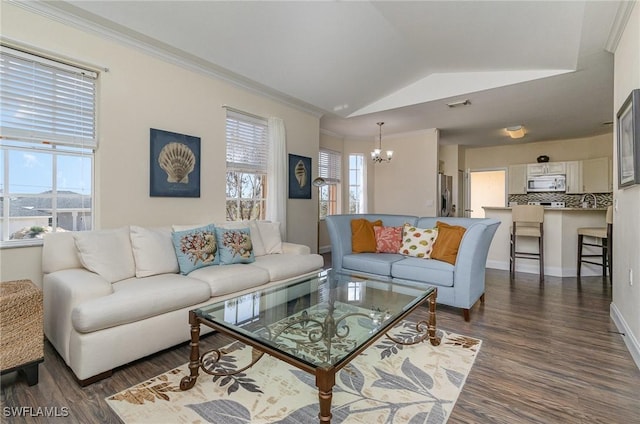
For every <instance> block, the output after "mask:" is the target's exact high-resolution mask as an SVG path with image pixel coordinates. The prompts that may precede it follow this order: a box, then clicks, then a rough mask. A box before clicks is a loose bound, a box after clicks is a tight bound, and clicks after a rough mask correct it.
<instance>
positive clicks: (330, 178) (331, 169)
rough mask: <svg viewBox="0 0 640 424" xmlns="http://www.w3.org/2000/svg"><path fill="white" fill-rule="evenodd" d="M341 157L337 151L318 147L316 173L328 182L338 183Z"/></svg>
mask: <svg viewBox="0 0 640 424" xmlns="http://www.w3.org/2000/svg"><path fill="white" fill-rule="evenodd" d="M341 164H342V157H341V155H340V153H339V152H335V151H333V150H328V149H320V155H319V159H318V174H319V175H320V177H322V178H324V180H325V181H326V182H327V183H328V184H338V183H339V182H340V178H341V169H342V167H341Z"/></svg>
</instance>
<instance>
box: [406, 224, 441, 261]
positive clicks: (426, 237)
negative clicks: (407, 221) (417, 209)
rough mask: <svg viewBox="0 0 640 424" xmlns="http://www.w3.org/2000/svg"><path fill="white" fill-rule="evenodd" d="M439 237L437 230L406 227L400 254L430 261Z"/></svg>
mask: <svg viewBox="0 0 640 424" xmlns="http://www.w3.org/2000/svg"><path fill="white" fill-rule="evenodd" d="M437 237H438V230H437V229H436V228H419V227H416V226H413V225H405V226H404V227H403V228H402V245H401V246H400V250H398V252H399V253H401V254H403V255H407V256H413V257H416V258H422V259H429V258H430V257H431V252H432V249H433V245H434V242H435V241H436V239H437Z"/></svg>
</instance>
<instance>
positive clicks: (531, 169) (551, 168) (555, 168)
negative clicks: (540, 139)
mask: <svg viewBox="0 0 640 424" xmlns="http://www.w3.org/2000/svg"><path fill="white" fill-rule="evenodd" d="M565 173H566V163H565V162H544V163H530V164H527V175H528V176H530V177H535V176H537V175H554V174H565Z"/></svg>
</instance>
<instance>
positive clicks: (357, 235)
mask: <svg viewBox="0 0 640 424" xmlns="http://www.w3.org/2000/svg"><path fill="white" fill-rule="evenodd" d="M374 226H382V221H381V220H379V219H378V220H377V221H373V222H371V221H369V220H367V219H364V218H358V219H352V220H351V251H352V252H353V253H374V252H375V251H376V234H375V232H374V231H373V227H374Z"/></svg>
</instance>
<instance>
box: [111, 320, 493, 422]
mask: <svg viewBox="0 0 640 424" xmlns="http://www.w3.org/2000/svg"><path fill="white" fill-rule="evenodd" d="M415 328H416V327H415V323H410V322H405V323H404V324H403V325H401V326H398V327H396V328H395V329H394V330H392V335H393V336H394V337H395V338H397V339H404V340H413V339H414V338H415V337H416V331H415ZM440 335H441V337H442V343H441V345H440V346H432V345H431V344H430V343H429V342H428V341H426V342H422V343H418V344H416V345H412V346H402V345H398V344H396V343H395V342H392V341H391V340H390V339H386V338H384V339H380V340H379V341H378V342H377V344H375V345H373V346H371V347H369V348H368V349H367V350H365V351H364V352H363V353H362V354H360V356H359V357H357V358H356V359H354V360H353V361H352V362H351V363H349V364H348V365H347V366H345V367H344V368H343V369H342V370H341V371H340V372H339V373H338V374H337V378H336V385H335V386H334V388H333V400H332V409H331V412H332V414H333V418H332V423H345V422H348V423H363V424H364V423H366V424H368V423H371V422H385V423H390V424H397V423H402V424H440V423H445V422H446V421H447V418H448V416H449V414H450V413H451V410H452V409H453V406H454V404H455V401H456V399H457V397H458V395H459V393H460V390H461V389H462V386H463V385H464V382H465V380H466V378H467V375H468V373H469V371H470V369H471V367H472V365H473V362H474V360H475V357H476V355H477V353H478V350H479V348H480V345H481V341H480V340H478V339H474V338H471V337H466V336H461V335H457V334H446V333H445V332H442V331H440ZM251 355H252V349H251V348H249V347H246V346H244V345H242V344H241V343H238V342H236V343H233V344H231V345H230V346H229V347H228V348H226V349H225V351H224V352H223V356H222V357H221V359H220V361H219V365H224V366H225V367H227V368H228V369H237V364H246V363H248V362H249V361H250V359H251ZM188 374H189V370H188V367H187V365H186V364H185V365H184V366H182V367H180V368H176V369H175V370H171V371H169V372H167V373H164V374H162V375H160V376H158V377H154V378H152V379H150V380H148V381H145V382H143V383H140V384H138V385H136V386H134V387H132V388H129V389H126V390H124V391H122V392H120V393H117V394H115V395H113V396H110V397H108V398H107V399H106V400H107V403H108V404H109V406H110V407H111V408H112V409H114V411H116V413H117V414H118V415H119V416H120V418H121V419H122V420H123V421H124V422H125V423H127V424H134V423H136V424H137V423H147V422H148V423H158V422H172V423H189V422H209V423H225V424H227V423H229V424H247V423H251V424H254V423H277V424H298V423H301V422H316V421H317V419H318V418H317V417H318V411H319V410H318V389H317V387H316V385H315V376H313V375H311V374H309V373H307V372H304V371H301V370H298V369H297V368H293V367H291V366H289V365H287V364H286V363H284V362H282V361H279V360H277V359H275V358H272V357H270V356H268V355H265V356H264V357H263V358H262V359H261V360H260V361H258V363H256V364H255V365H254V366H253V367H252V368H249V369H248V370H247V371H245V372H242V373H239V374H237V375H235V376H224V377H211V376H209V375H206V374H203V373H202V372H201V373H200V377H199V378H198V381H197V383H196V385H195V386H194V387H193V388H192V389H191V390H188V391H181V390H180V389H179V384H180V379H181V378H182V377H183V376H185V375H188Z"/></svg>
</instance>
